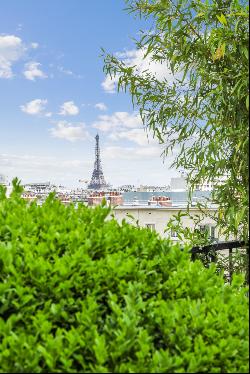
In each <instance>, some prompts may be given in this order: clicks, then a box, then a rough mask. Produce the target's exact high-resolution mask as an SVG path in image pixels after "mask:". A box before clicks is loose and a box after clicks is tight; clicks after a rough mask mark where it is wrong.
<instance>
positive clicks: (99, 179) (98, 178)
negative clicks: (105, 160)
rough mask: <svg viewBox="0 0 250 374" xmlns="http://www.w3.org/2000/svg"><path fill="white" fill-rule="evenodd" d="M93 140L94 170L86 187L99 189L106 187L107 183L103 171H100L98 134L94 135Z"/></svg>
mask: <svg viewBox="0 0 250 374" xmlns="http://www.w3.org/2000/svg"><path fill="white" fill-rule="evenodd" d="M95 140H96V145H95V164H94V170H93V173H92V178H91V181H90V183H89V185H88V189H91V190H100V189H104V188H107V187H108V186H109V185H108V184H107V183H106V182H105V179H104V175H103V171H102V166H101V158H100V147H99V135H98V134H97V135H96V137H95Z"/></svg>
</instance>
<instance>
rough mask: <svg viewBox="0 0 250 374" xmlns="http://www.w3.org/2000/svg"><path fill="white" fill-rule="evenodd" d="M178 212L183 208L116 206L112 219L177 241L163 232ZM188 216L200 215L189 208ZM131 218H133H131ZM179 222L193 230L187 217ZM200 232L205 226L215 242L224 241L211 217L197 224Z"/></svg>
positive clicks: (172, 235) (192, 225) (210, 214)
mask: <svg viewBox="0 0 250 374" xmlns="http://www.w3.org/2000/svg"><path fill="white" fill-rule="evenodd" d="M179 211H182V213H184V212H185V208H184V207H183V208H180V207H150V206H118V207H115V208H114V210H113V214H114V217H115V218H116V219H117V220H118V222H121V221H122V220H123V219H125V220H126V221H127V222H129V223H131V224H133V225H137V223H138V225H139V226H140V227H148V228H149V229H151V230H155V231H156V232H157V233H159V234H160V236H161V237H162V238H167V237H171V239H172V240H179V239H178V238H177V235H176V233H175V232H174V231H172V232H171V233H169V232H168V233H167V232H164V231H165V229H166V226H167V223H168V222H169V220H170V219H171V218H173V216H174V215H177V214H178V212H179ZM189 211H190V214H191V215H192V216H194V215H199V216H200V215H201V212H200V211H199V210H198V209H197V208H195V207H193V208H190V210H189ZM216 211H217V210H216V208H210V209H209V216H213V215H214V214H215V213H216ZM131 216H132V217H133V218H131ZM181 222H182V224H183V227H189V228H191V229H194V228H195V224H194V221H193V220H192V219H190V218H189V217H182V219H181ZM199 226H201V227H199V228H200V229H201V230H203V229H204V226H206V227H207V228H208V229H209V233H210V236H211V237H212V238H214V239H216V240H220V241H221V240H224V238H223V237H222V236H219V233H218V230H217V229H216V228H215V221H214V220H213V219H212V218H211V217H206V218H204V219H202V221H201V222H200V223H199Z"/></svg>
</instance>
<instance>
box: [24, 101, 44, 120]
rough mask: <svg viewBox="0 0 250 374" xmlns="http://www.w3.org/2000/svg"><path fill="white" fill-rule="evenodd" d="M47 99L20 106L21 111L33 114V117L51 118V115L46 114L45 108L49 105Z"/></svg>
mask: <svg viewBox="0 0 250 374" xmlns="http://www.w3.org/2000/svg"><path fill="white" fill-rule="evenodd" d="M47 102H48V101H47V100H46V99H44V100H43V99H35V100H32V101H30V102H28V103H26V104H24V105H20V108H21V110H22V111H23V112H24V113H27V114H31V115H41V114H44V115H45V116H49V115H48V114H50V113H44V111H45V107H46V105H47Z"/></svg>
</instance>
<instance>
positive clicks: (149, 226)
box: [145, 223, 155, 231]
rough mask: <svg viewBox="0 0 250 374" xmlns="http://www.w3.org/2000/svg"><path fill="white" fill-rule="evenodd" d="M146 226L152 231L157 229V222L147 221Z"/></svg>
mask: <svg viewBox="0 0 250 374" xmlns="http://www.w3.org/2000/svg"><path fill="white" fill-rule="evenodd" d="M145 226H146V227H147V229H149V230H150V231H155V224H154V223H146V225H145Z"/></svg>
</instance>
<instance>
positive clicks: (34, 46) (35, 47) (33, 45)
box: [31, 43, 39, 49]
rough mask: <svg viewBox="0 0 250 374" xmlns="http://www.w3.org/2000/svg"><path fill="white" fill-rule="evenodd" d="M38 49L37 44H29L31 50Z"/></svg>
mask: <svg viewBox="0 0 250 374" xmlns="http://www.w3.org/2000/svg"><path fill="white" fill-rule="evenodd" d="M38 47H39V44H38V43H31V48H33V49H37V48H38Z"/></svg>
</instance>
